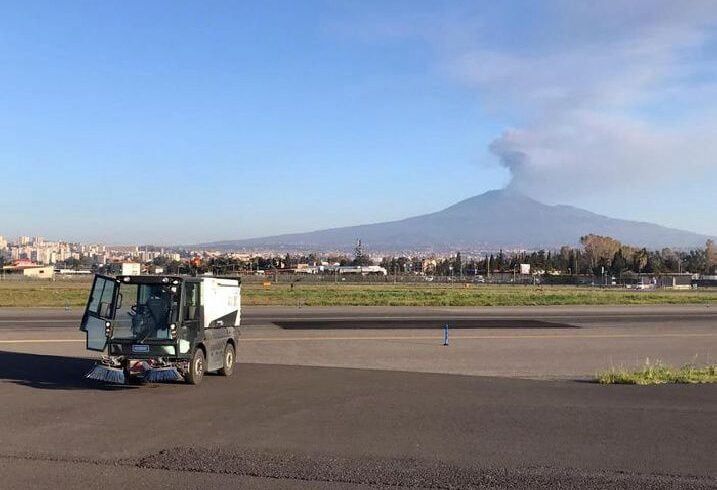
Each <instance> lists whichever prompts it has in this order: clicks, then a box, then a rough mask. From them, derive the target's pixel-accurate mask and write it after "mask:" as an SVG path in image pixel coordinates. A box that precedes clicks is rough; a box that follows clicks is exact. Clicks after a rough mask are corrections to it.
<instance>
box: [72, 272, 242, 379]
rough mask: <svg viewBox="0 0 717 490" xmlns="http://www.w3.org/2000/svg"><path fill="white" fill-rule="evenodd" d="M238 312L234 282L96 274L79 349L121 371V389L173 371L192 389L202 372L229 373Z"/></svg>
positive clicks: (237, 282) (237, 284) (237, 289)
mask: <svg viewBox="0 0 717 490" xmlns="http://www.w3.org/2000/svg"><path fill="white" fill-rule="evenodd" d="M240 312H241V281H240V279H239V278H236V277H231V278H226V277H187V276H141V275H140V276H134V275H120V276H116V277H112V276H104V275H99V274H98V275H96V276H95V278H94V282H93V285H92V290H91V292H90V297H89V300H88V302H87V307H86V310H85V314H84V316H83V318H82V323H81V326H80V330H82V331H84V332H86V335H87V349H89V350H94V351H99V352H105V351H106V352H107V356H106V358H105V359H104V360H103V363H104V364H105V365H106V366H107V367H111V368H115V369H116V368H122V370H123V375H124V379H123V380H124V381H125V382H127V381H128V380H129V377H130V376H141V377H144V378H145V379H148V380H152V378H153V376H152V371H155V373H154V374H157V373H160V372H161V371H162V370H163V371H167V370H168V369H171V368H173V369H174V370H175V372H176V373H178V375H180V376H181V377H183V378H184V379H185V380H186V381H187V382H189V383H191V384H197V383H199V382H200V381H201V379H202V377H203V375H204V373H205V372H212V371H218V372H219V373H220V374H224V375H230V374H231V373H232V371H233V366H234V363H235V362H236V349H237V343H238V336H239V325H240V320H241V318H240V317H241V314H240ZM172 376H173V373H172ZM172 376H169V378H171V377H172ZM165 379H166V378H165ZM177 379H178V378H177ZM160 380H161V379H160Z"/></svg>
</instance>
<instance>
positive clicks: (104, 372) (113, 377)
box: [85, 364, 125, 384]
mask: <svg viewBox="0 0 717 490" xmlns="http://www.w3.org/2000/svg"><path fill="white" fill-rule="evenodd" d="M85 377H86V378H87V379H94V380H97V381H104V382H105V383H118V384H124V382H125V378H124V372H123V371H122V369H120V368H116V367H111V366H103V365H102V364H97V365H96V366H95V367H93V368H92V371H90V372H89V373H87V376H85Z"/></svg>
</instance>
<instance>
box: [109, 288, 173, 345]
mask: <svg viewBox="0 0 717 490" xmlns="http://www.w3.org/2000/svg"><path fill="white" fill-rule="evenodd" d="M177 291H178V288H177V286H175V285H169V284H126V283H121V285H120V291H119V297H118V300H117V301H118V308H117V310H116V312H115V320H114V322H113V329H112V330H113V332H112V338H113V339H132V340H138V341H143V340H171V338H172V337H171V333H170V329H169V325H170V324H171V323H174V322H176V321H177V311H178V301H179V295H178V294H177Z"/></svg>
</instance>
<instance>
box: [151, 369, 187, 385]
mask: <svg viewBox="0 0 717 490" xmlns="http://www.w3.org/2000/svg"><path fill="white" fill-rule="evenodd" d="M183 379H184V377H183V376H182V375H181V374H179V371H177V368H175V367H174V366H161V367H155V368H152V369H150V370H149V371H147V372H145V373H144V380H145V381H147V382H149V383H161V382H163V381H182V380H183Z"/></svg>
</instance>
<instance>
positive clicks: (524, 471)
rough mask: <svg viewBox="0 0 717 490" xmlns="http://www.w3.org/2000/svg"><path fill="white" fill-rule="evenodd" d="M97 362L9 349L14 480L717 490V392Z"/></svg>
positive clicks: (4, 458)
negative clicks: (121, 376)
mask: <svg viewBox="0 0 717 490" xmlns="http://www.w3.org/2000/svg"><path fill="white" fill-rule="evenodd" d="M91 364H92V362H91V361H89V360H86V359H77V358H67V357H59V356H48V355H37V354H27V353H10V352H0V400H2V404H0V434H1V439H2V446H1V447H0V472H1V473H2V476H3V477H4V478H5V480H4V481H5V482H10V483H12V487H15V486H16V485H17V486H28V485H31V486H33V487H36V486H42V485H41V484H47V483H50V484H52V483H53V482H55V481H56V480H57V479H58V478H65V479H66V480H65V481H67V482H74V483H77V484H80V483H82V482H83V481H84V482H93V481H94V482H95V483H94V484H93V485H92V486H93V487H94V486H97V484H99V481H98V480H97V478H100V477H103V478H106V480H103V482H102V483H103V486H107V485H108V486H110V487H113V488H114V487H118V486H120V484H121V483H122V482H123V481H124V480H123V479H122V478H123V477H122V475H124V474H127V475H130V476H131V479H132V481H133V482H134V483H133V486H139V487H142V486H144V483H146V486H154V487H156V486H172V487H175V488H176V487H186V488H190V487H196V485H197V484H199V481H200V480H201V478H202V477H206V478H207V480H206V481H209V482H211V483H212V485H214V486H230V485H232V486H237V485H242V486H244V485H246V486H254V487H263V488H274V487H278V486H281V485H280V484H285V483H286V482H292V481H293V482H296V483H297V484H298V483H303V484H308V485H310V486H312V487H318V486H322V485H329V487H332V486H333V485H334V484H337V483H342V484H345V485H348V486H355V485H356V486H366V485H370V486H394V485H397V486H408V487H428V488H450V487H459V488H460V487H466V488H468V487H488V488H507V487H513V488H525V487H540V488H577V487H583V488H585V487H590V488H715V487H717V480H715V478H714V476H715V474H717V473H716V472H717V458H715V457H714V451H715V448H716V447H717V424H715V420H716V417H717V386H714V385H712V386H658V387H631V386H601V385H597V384H592V383H579V382H570V381H561V382H553V381H527V380H518V379H505V378H504V379H497V378H482V377H470V376H455V375H437V374H419V373H402V372H387V371H372V370H361V369H338V368H317V367H302V366H277V365H262V364H247V365H242V366H240V368H239V369H238V371H237V372H236V374H235V376H234V377H231V378H223V377H219V376H208V377H207V378H206V379H205V380H204V383H203V384H202V385H200V386H198V387H192V386H187V385H184V384H165V385H143V386H130V387H121V386H120V387H112V386H104V385H102V384H96V383H92V382H89V381H85V380H84V379H83V378H82V375H83V374H84V373H85V372H86V371H87V370H89V368H90V366H91ZM34 462H36V463H37V464H33V463H34ZM116 468H122V469H123V471H122V472H119V473H116V472H114V469H116ZM183 472H187V473H186V474H187V479H186V480H183V481H181V480H180V481H177V478H176V475H177V474H181V473H183ZM80 473H81V474H80ZM142 475H145V477H144V478H143V476H142ZM162 475H165V477H163V476H162ZM85 477H86V478H85ZM128 478H129V477H128ZM170 482H171V485H169V483H170ZM3 486H4V485H3ZM48 486H49V485H48ZM4 487H5V488H10V487H7V486H4Z"/></svg>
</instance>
